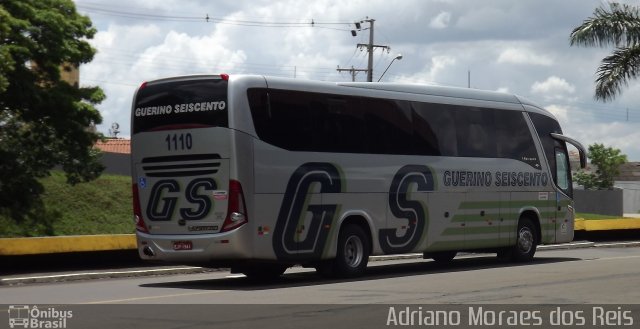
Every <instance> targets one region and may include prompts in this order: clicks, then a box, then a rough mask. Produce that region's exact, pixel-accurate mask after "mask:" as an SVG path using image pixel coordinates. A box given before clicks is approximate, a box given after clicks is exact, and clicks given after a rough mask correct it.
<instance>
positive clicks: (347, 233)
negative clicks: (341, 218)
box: [332, 225, 371, 277]
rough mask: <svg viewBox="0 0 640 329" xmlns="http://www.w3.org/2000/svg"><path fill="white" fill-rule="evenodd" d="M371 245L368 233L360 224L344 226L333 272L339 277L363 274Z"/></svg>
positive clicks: (339, 237)
mask: <svg viewBox="0 0 640 329" xmlns="http://www.w3.org/2000/svg"><path fill="white" fill-rule="evenodd" d="M370 245H371V244H370V242H369V237H368V235H367V234H366V233H365V232H364V230H363V229H362V228H361V227H360V226H357V225H347V226H345V227H344V228H342V229H341V230H340V234H339V236H338V251H337V253H336V258H335V259H334V260H333V266H332V270H333V271H332V274H333V275H335V276H339V277H355V276H359V275H362V274H363V273H364V272H365V270H366V269H367V263H368V262H369V254H370V253H371V250H370Z"/></svg>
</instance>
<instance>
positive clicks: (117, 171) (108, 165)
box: [95, 138, 131, 176]
mask: <svg viewBox="0 0 640 329" xmlns="http://www.w3.org/2000/svg"><path fill="white" fill-rule="evenodd" d="M95 147H96V148H97V149H99V150H100V151H102V152H103V153H102V164H103V165H104V166H105V170H104V172H105V173H107V174H113V175H125V176H131V140H130V139H124V138H108V139H105V140H104V141H98V142H97V143H96V145H95Z"/></svg>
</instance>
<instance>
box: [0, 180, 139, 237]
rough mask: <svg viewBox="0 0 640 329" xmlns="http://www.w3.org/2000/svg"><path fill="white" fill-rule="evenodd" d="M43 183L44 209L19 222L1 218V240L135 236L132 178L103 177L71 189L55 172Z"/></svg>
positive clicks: (1, 216) (4, 217)
mask: <svg viewBox="0 0 640 329" xmlns="http://www.w3.org/2000/svg"><path fill="white" fill-rule="evenodd" d="M41 182H42V184H43V185H44V187H45V193H44V195H43V202H44V209H43V210H42V211H40V212H39V214H38V215H37V216H36V217H35V219H34V218H31V219H27V220H24V221H23V222H20V223H16V222H15V221H14V220H13V219H11V218H8V217H6V216H3V215H0V237H20V236H51V235H54V236H57V235H87V234H121V233H134V231H135V227H134V224H133V221H132V219H131V218H132V216H133V215H132V209H131V178H130V177H129V176H117V175H107V174H104V175H102V176H101V177H100V178H98V179H96V180H94V181H92V182H89V183H82V184H77V185H75V186H71V185H68V184H67V183H66V177H65V175H64V173H62V172H60V171H54V172H52V173H51V176H50V177H47V178H45V179H42V180H41Z"/></svg>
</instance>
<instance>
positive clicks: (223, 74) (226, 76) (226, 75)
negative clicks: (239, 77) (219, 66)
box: [220, 73, 229, 81]
mask: <svg viewBox="0 0 640 329" xmlns="http://www.w3.org/2000/svg"><path fill="white" fill-rule="evenodd" d="M220 78H221V79H222V80H224V81H229V75H228V74H226V73H222V74H220Z"/></svg>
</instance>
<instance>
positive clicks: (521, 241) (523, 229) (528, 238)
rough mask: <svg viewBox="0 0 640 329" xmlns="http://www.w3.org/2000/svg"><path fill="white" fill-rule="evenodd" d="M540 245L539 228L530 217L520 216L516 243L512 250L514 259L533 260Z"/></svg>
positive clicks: (517, 260) (520, 260) (521, 260)
mask: <svg viewBox="0 0 640 329" xmlns="http://www.w3.org/2000/svg"><path fill="white" fill-rule="evenodd" d="M537 246H538V230H537V229H536V225H535V224H534V223H533V221H532V220H531V219H530V218H528V217H523V218H520V220H519V221H518V232H516V245H515V246H514V247H513V250H512V254H511V257H512V260H514V261H516V262H529V261H531V260H533V255H534V254H535V253H536V247H537Z"/></svg>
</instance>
